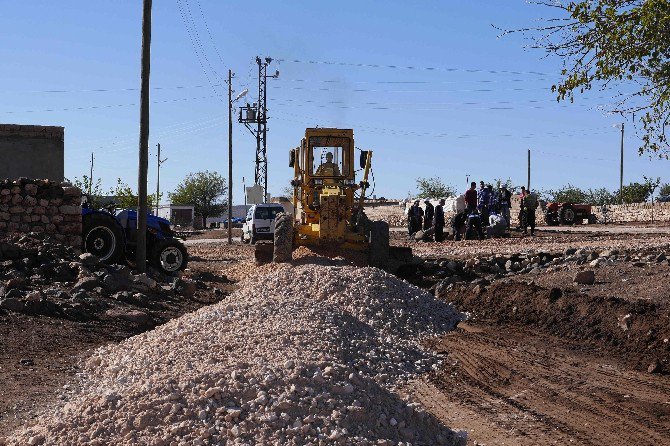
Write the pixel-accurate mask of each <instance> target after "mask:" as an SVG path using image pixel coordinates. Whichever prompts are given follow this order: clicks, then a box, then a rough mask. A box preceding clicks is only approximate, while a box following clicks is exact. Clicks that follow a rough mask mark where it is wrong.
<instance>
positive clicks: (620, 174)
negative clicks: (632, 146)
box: [619, 122, 624, 204]
mask: <svg viewBox="0 0 670 446" xmlns="http://www.w3.org/2000/svg"><path fill="white" fill-rule="evenodd" d="M623 129H624V123H623V122H622V123H621V162H620V164H619V200H620V201H621V204H623Z"/></svg>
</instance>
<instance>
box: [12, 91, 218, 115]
mask: <svg viewBox="0 0 670 446" xmlns="http://www.w3.org/2000/svg"><path fill="white" fill-rule="evenodd" d="M216 97H218V96H217V95H210V96H198V97H193V98H181V99H166V100H163V101H151V103H152V104H168V103H171V102H185V101H196V100H200V99H211V98H216ZM137 105H138V104H137V103H135V102H133V103H130V104H108V105H92V106H88V107H67V108H45V109H43V110H23V111H4V112H0V113H6V114H16V113H42V112H62V111H83V110H99V109H105V108H119V107H134V106H137Z"/></svg>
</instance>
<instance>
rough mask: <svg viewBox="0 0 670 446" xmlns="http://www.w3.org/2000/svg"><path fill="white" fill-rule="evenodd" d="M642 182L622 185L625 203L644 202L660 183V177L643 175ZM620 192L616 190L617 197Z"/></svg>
mask: <svg viewBox="0 0 670 446" xmlns="http://www.w3.org/2000/svg"><path fill="white" fill-rule="evenodd" d="M643 178H644V182H642V183H639V182H635V183H630V184H628V185H627V186H624V187H623V189H622V190H623V194H621V196H623V202H624V203H626V204H630V203H644V202H645V201H647V200H648V199H649V198H650V197H651V196H652V195H653V194H654V191H655V190H656V188H657V187H658V185H659V184H660V183H661V179H660V178H656V179H652V178H647V177H643ZM619 196H620V194H619V193H618V192H617V197H619Z"/></svg>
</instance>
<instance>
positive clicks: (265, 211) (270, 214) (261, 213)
mask: <svg viewBox="0 0 670 446" xmlns="http://www.w3.org/2000/svg"><path fill="white" fill-rule="evenodd" d="M280 212H284V208H280V207H275V206H272V207H258V208H256V213H255V214H254V217H255V218H257V219H259V220H274V219H275V217H276V216H277V214H279V213H280Z"/></svg>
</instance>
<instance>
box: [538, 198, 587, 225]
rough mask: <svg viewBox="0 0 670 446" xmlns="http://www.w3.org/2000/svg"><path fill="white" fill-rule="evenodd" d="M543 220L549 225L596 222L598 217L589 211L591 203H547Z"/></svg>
mask: <svg viewBox="0 0 670 446" xmlns="http://www.w3.org/2000/svg"><path fill="white" fill-rule="evenodd" d="M544 220H545V221H546V222H547V225H549V226H558V225H559V224H561V225H573V224H580V225H581V224H583V223H584V220H586V221H587V222H588V224H590V225H591V224H595V223H597V221H598V219H597V218H596V216H595V215H594V214H593V213H591V205H589V204H574V203H547V210H546V211H545V214H544Z"/></svg>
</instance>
